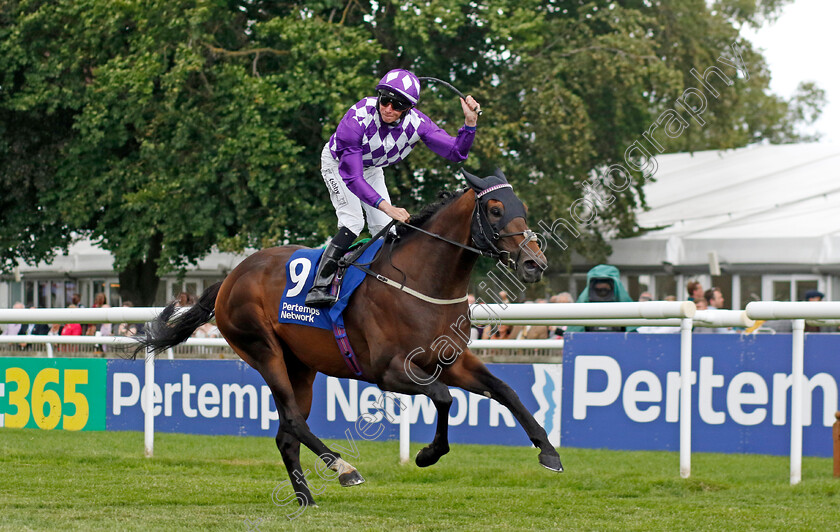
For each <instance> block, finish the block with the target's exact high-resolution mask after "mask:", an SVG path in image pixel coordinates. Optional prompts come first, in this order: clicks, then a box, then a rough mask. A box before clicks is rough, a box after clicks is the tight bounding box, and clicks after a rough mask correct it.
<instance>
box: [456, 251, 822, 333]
mask: <svg viewBox="0 0 840 532" xmlns="http://www.w3.org/2000/svg"><path fill="white" fill-rule="evenodd" d="M593 272H596V274H597V275H595V276H593V275H592V273H593ZM498 296H499V297H498V300H497V301H491V302H492V303H505V304H508V303H511V302H512V301H511V298H510V297H509V295H508V294H507V293H506V292H499V294H498ZM824 298H825V295H824V294H823V293H822V292H819V291H818V290H809V291H808V292H807V293H805V295H804V298H803V300H804V301H822V300H823V299H824ZM654 299H655V298H654V296H653V294H651V293H650V292H647V291H643V292H641V293H640V294H639V296H638V299H637V301H639V302H645V301H654ZM662 300H663V301H678V300H679V299H678V297H677V295H674V294H671V295H667V296H665V297H664V298H662ZM682 300H688V301H692V302H694V304H695V305H696V307H697V310H717V309H726V308H727V307H726V299H725V297H724V295H723V292H722V291H721V290H720V289H719V288H717V287H714V286H713V287H710V288H708V289H704V287H703V285H702V284H701V283H700V282H699V281H696V280H691V281H689V282H688V283H687V285H686V293H685V295H684V296H683V298H682ZM574 301H575V299H574V298H573V296H572V294H570V293H568V292H561V293H559V294H556V295H553V296H551V297H550V298H549V299H548V300H546V299H537V300H528V301H524V303H546V302H547V303H572V302H574ZM595 301H631V299H630V297H629V295H628V294H627V291H626V289H625V288H624V286H623V285H622V283H621V281H620V279H619V277H618V270H617V269H615V268H614V267H612V266H606V265H599V266H596V267H595V268H593V269H592V270H590V274H589V275H588V276H587V286H586V288H585V289H584V290H583V292H582V293H581V295H580V296H578V298H577V302H595ZM469 302H470V304H472V303H474V302H475V297H474V296H473V295H472V294H469ZM513 302H517V301H515V300H514V301H513ZM613 330H615V331H619V330H620V331H623V332H633V331H636V332H640V333H679V328H678V327H658V326H657V327H638V328H635V327H624V328H615V327H612V328H604V327H583V326H571V327H568V326H545V325H532V326H528V325H516V326H512V325H498V326H496V327H495V328H491V327H489V326H484V327H480V326H473V327H472V331H471V339H473V340H476V339H483V340H497V339H500V340H514V339H547V338H562V337H563V335H564V334H565V333H566V332H567V331H568V332H576V331H613ZM805 330H806V331H807V332H823V333H825V332H838V328H837V327H829V326H817V325H806V328H805ZM756 331H757V332H791V323H790V320H774V321H766V322H765V321H761V320H758V321H756V323H755V325H754V326H752V327H749V328H733V327H701V326H695V328H694V332H696V333H706V334H714V333H717V334H723V333H741V332H746V333H753V332H756Z"/></svg>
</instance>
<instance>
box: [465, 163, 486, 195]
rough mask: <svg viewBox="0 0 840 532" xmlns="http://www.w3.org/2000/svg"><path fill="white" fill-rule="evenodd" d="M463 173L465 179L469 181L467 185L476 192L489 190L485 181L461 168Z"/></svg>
mask: <svg viewBox="0 0 840 532" xmlns="http://www.w3.org/2000/svg"><path fill="white" fill-rule="evenodd" d="M461 173H462V174H464V178H465V179H466V180H467V183H468V184H469V185H470V187H472V188H473V189H475V190H484V189H485V188H487V185H486V184H485V182H484V179H482V178H480V177H478V176H474V175H472V174H471V173H469V172H467V171H466V170H464V169H463V168H461Z"/></svg>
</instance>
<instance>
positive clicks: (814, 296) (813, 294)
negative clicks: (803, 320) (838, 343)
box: [805, 290, 837, 333]
mask: <svg viewBox="0 0 840 532" xmlns="http://www.w3.org/2000/svg"><path fill="white" fill-rule="evenodd" d="M824 297H825V294H823V293H822V292H820V291H819V290H808V291H807V292H805V301H822V300H823V298H824ZM836 330H837V328H836V327H829V326H824V325H823V326H820V325H807V324H806V325H805V332H822V333H830V332H835V331H836Z"/></svg>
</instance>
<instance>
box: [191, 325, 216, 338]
mask: <svg viewBox="0 0 840 532" xmlns="http://www.w3.org/2000/svg"><path fill="white" fill-rule="evenodd" d="M193 338H221V334H220V333H219V328H218V327H216V326H215V325H213V324H212V323H210V322H209V321H208V322H207V323H205V324H204V325H201V326H200V327H199V328H198V329H196V330H195V332H194V333H193Z"/></svg>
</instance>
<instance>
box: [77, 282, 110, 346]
mask: <svg viewBox="0 0 840 532" xmlns="http://www.w3.org/2000/svg"><path fill="white" fill-rule="evenodd" d="M103 307H108V299H107V298H106V297H105V294H104V293H103V292H97V294H96V295H95V296H93V308H103ZM82 329H83V330H84V331H85V333H84V334H85V336H96V333H97V331H99V330H100V329H101V325H97V324H95V323H90V324H85V325H83V326H82Z"/></svg>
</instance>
